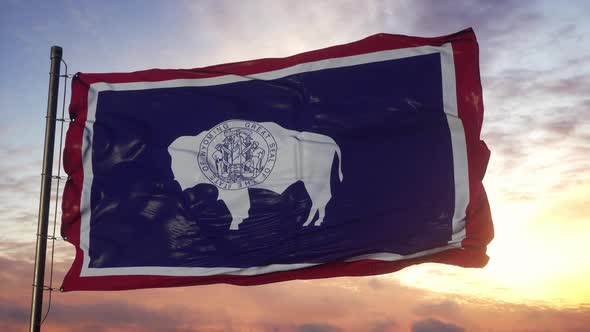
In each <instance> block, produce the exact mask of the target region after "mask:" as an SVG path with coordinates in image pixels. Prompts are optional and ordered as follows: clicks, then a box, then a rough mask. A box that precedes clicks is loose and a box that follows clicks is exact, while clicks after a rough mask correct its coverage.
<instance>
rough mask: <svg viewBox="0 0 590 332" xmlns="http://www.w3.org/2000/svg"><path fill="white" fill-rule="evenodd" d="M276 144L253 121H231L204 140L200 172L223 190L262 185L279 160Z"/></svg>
mask: <svg viewBox="0 0 590 332" xmlns="http://www.w3.org/2000/svg"><path fill="white" fill-rule="evenodd" d="M277 148H278V147H277V142H276V141H275V139H274V137H273V136H272V134H271V133H270V131H269V130H267V129H266V128H264V127H263V126H261V125H260V124H259V123H257V122H254V121H246V120H228V121H225V122H222V123H220V124H218V125H217V126H215V127H213V128H212V129H211V130H209V132H208V133H207V134H206V135H205V137H204V138H203V139H202V140H201V142H200V145H199V153H198V157H197V158H198V164H199V168H200V169H201V172H203V174H204V175H205V176H206V177H207V179H209V181H211V183H212V184H214V185H216V186H217V187H219V188H220V189H224V190H237V189H243V188H247V187H250V186H253V185H256V184H259V183H262V182H263V181H264V180H266V179H267V178H268V176H269V175H270V173H271V172H272V169H273V167H274V165H275V162H276V160H277Z"/></svg>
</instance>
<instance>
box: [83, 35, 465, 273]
mask: <svg viewBox="0 0 590 332" xmlns="http://www.w3.org/2000/svg"><path fill="white" fill-rule="evenodd" d="M433 53H439V54H440V58H441V75H442V84H443V105H444V112H445V113H446V118H447V123H448V126H449V130H450V134H451V145H452V150H453V168H454V179H455V210H454V214H453V222H452V225H453V234H452V238H451V241H449V244H448V245H446V246H442V247H438V248H433V249H429V250H425V251H421V252H417V253H414V254H410V255H398V254H392V253H373V254H368V255H362V256H357V257H353V258H351V259H349V260H347V261H349V262H350V261H356V260H362V259H374V260H382V261H398V260H403V259H410V258H414V257H420V256H425V255H429V254H433V253H436V252H440V251H444V250H447V249H450V248H461V241H462V240H463V239H464V238H465V209H466V207H467V203H468V201H469V181H468V180H469V179H468V173H467V150H466V145H465V134H464V131H463V125H462V122H461V119H459V118H458V116H457V114H458V113H457V97H456V83H455V66H454V59H453V49H452V45H451V44H450V43H447V44H444V45H442V46H441V47H434V46H421V47H414V48H404V49H398V50H389V51H381V52H374V53H367V54H361V55H355V56H348V57H341V58H332V59H326V60H320V61H314V62H307V63H302V64H298V65H294V66H291V67H288V68H284V69H280V70H275V71H270V72H264V73H258V74H253V75H249V76H238V75H225V76H218V77H211V78H202V79H179V80H168V81H158V82H132V83H116V84H109V83H103V82H100V83H94V84H92V85H91V86H90V88H89V91H88V116H87V120H86V125H85V131H84V137H83V141H82V160H83V167H84V184H83V188H82V197H81V206H80V211H81V213H82V216H81V217H82V218H81V223H82V225H81V227H80V231H81V234H80V235H81V236H80V248H81V249H82V250H83V251H84V261H83V262H82V271H81V273H80V275H81V276H83V277H86V276H110V275H113V276H114V275H167V276H210V275H219V274H231V275H242V276H251V275H258V274H264V273H270V272H278V271H288V270H296V269H301V268H305V267H310V266H314V265H319V263H299V264H272V265H267V266H257V267H249V268H236V267H215V268H204V267H161V266H156V267H120V268H91V267H89V263H90V257H89V255H88V249H89V247H90V245H89V244H90V213H91V209H90V190H91V188H92V178H93V172H92V151H91V146H92V139H93V137H94V130H93V126H94V122H95V121H96V117H95V116H96V106H97V99H98V95H99V93H100V92H101V91H129V90H146V89H162V88H175V87H200V86H214V85H221V84H229V83H236V82H244V81H249V80H257V79H258V80H274V79H278V78H281V77H285V76H289V75H294V74H299V73H304V72H312V71H318V70H324V69H331V68H341V67H348V66H356V65H361V64H367V63H373V62H379V61H388V60H395V59H401V58H407V57H412V56H419V55H427V54H433Z"/></svg>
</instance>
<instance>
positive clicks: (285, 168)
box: [168, 120, 343, 230]
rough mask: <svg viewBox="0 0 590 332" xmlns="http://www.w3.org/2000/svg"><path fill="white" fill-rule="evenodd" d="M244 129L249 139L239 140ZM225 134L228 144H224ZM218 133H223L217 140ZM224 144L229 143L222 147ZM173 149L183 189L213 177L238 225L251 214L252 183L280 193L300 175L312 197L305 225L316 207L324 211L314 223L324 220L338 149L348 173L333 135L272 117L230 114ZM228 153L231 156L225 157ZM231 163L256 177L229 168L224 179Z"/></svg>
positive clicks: (235, 226) (234, 224)
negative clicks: (287, 125) (239, 117)
mask: <svg viewBox="0 0 590 332" xmlns="http://www.w3.org/2000/svg"><path fill="white" fill-rule="evenodd" d="M232 128H233V129H232ZM240 130H241V132H242V133H244V135H242V136H240V137H243V138H245V140H247V143H246V144H241V143H240V144H238V143H236V141H237V140H238V139H240V138H239V137H238V136H237V135H239V133H240ZM216 135H217V136H216ZM223 135H225V139H226V140H224V141H223V142H225V143H226V144H225V145H223V144H219V142H220V139H221V138H223V137H224V136H223ZM232 135H233V136H234V137H238V138H237V139H234V140H230V142H231V147H235V148H234V149H233V150H231V149H230V148H231V147H230V146H229V145H228V141H227V137H229V136H232ZM215 137H218V138H217V144H216V143H215V140H216V138H215ZM219 137H221V138H219ZM253 137H254V139H253ZM265 137H266V138H265ZM243 141H244V139H242V140H240V142H243ZM248 142H249V143H248ZM247 144H250V145H247ZM238 145H239V146H238ZM224 146H227V147H229V148H225V150H223V149H224ZM246 147H249V148H246ZM238 149H239V151H238ZM222 150H223V151H222ZM224 151H225V153H226V154H225V155H223V153H224ZM232 151H235V152H232ZM248 151H250V152H248ZM252 151H256V153H254V154H253V152H252ZM168 152H169V153H170V156H171V157H172V165H171V166H172V172H173V173H174V178H175V179H176V181H178V183H179V184H180V186H181V188H182V189H183V190H184V189H186V188H191V187H193V186H195V185H197V184H200V183H213V184H215V185H216V186H217V187H218V188H219V199H220V200H223V202H224V203H225V205H226V206H227V208H228V210H229V211H230V213H231V215H232V222H231V225H230V229H231V230H237V229H239V225H240V223H242V221H243V220H244V219H246V218H248V216H249V214H248V211H249V210H250V196H249V194H248V187H252V188H261V189H267V190H271V191H273V192H276V193H279V194H281V193H283V192H284V191H285V190H286V189H287V187H289V186H290V185H291V184H293V183H295V182H297V181H302V182H303V184H304V185H305V189H306V190H307V193H308V194H309V197H310V198H311V201H312V206H311V210H310V212H309V216H308V218H307V221H305V223H304V224H303V226H308V225H309V224H310V223H311V221H312V220H313V218H314V216H315V215H316V213H319V216H318V219H317V221H316V222H315V225H316V226H319V225H321V224H322V222H323V221H324V217H325V214H326V205H327V204H328V202H329V201H330V199H331V198H332V193H331V187H330V179H331V173H332V163H333V161H334V154H336V155H338V160H339V166H338V175H339V178H340V181H342V179H343V174H342V156H341V152H340V148H339V147H338V145H337V144H336V142H334V140H333V139H332V138H330V137H328V136H325V135H320V134H315V133H309V132H298V131H294V130H289V129H285V128H283V127H281V126H279V125H277V124H276V123H273V122H263V123H256V122H253V121H244V120H229V121H226V122H224V123H221V124H219V125H218V126H216V127H214V128H213V129H211V130H210V131H203V132H201V133H200V134H199V135H197V136H182V137H179V138H177V139H176V140H175V141H174V142H172V144H170V146H169V147H168ZM247 153H249V154H247ZM223 156H226V157H225V159H223V158H224V157H223ZM230 158H233V159H230ZM236 160H237V161H236ZM228 161H229V162H228ZM232 162H234V163H235V164H232ZM221 163H225V164H223V165H222V164H221ZM232 165H234V166H235V165H237V166H236V167H240V169H242V170H243V169H247V170H249V172H250V173H249V174H250V176H251V178H253V177H255V179H253V180H252V181H247V180H244V179H243V177H240V178H235V177H234V178H232V179H230V178H229V175H227V174H229V173H224V174H226V176H225V180H222V179H221V178H223V177H219V176H218V174H219V173H220V172H223V170H224V169H225V170H228V171H227V172H230V171H229V169H230V168H231V167H233V166H232ZM224 167H225V168H224ZM244 167H246V168H244ZM231 169H234V168H231ZM240 174H241V173H240ZM256 174H259V175H258V176H256Z"/></svg>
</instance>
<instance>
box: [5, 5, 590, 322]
mask: <svg viewBox="0 0 590 332" xmlns="http://www.w3.org/2000/svg"><path fill="white" fill-rule="evenodd" d="M588 17H590V2H588V1H584V0H581V1H532V0H531V1H521V0H498V1H476V0H474V1H467V0H457V1H436V0H431V1H410V0H404V1H377V0H366V1H348V0H341V1H321V0H315V1H307V0H299V1H248V0H244V1H125V2H123V1H100V2H98V1H96V2H90V1H64V0H55V1H51V2H49V1H19V0H3V1H1V2H0V45H2V48H1V49H2V52H1V53H0V57H1V58H0V60H1V61H0V72H1V73H3V75H2V76H1V77H0V117H1V119H2V120H1V121H0V173H1V174H2V176H1V177H0V201H1V202H2V203H1V204H0V226H1V227H2V232H0V330H2V331H21V330H24V329H26V327H27V326H28V317H29V308H30V297H31V282H32V270H33V265H32V261H33V258H34V241H35V231H36V223H37V211H38V203H39V198H38V197H39V184H40V175H39V174H40V173H41V160H42V147H43V137H44V121H45V119H44V117H45V111H46V102H47V82H48V71H49V49H50V47H51V46H52V45H59V46H62V47H63V50H64V59H65V61H66V62H67V64H68V69H69V73H75V72H77V71H82V72H127V71H134V70H142V69H149V68H195V67H201V66H206V65H213V64H219V63H225V62H233V61H241V60H250V59H256V58H263V57H282V56H288V55H293V54H296V53H300V52H304V51H309V50H313V49H317V48H322V47H327V46H332V45H336V44H342V43H347V42H351V41H355V40H358V39H362V38H364V37H366V36H369V35H372V34H375V33H379V32H384V33H395V34H405V35H414V36H440V35H445V34H449V33H453V32H456V31H459V30H462V29H464V28H467V27H473V29H474V30H475V33H476V35H477V37H478V41H479V46H480V66H481V79H482V84H483V93H484V108H485V118H484V126H483V132H482V138H483V139H484V140H485V141H486V143H487V144H488V146H489V147H490V149H491V151H492V156H491V159H490V163H489V165H488V169H487V174H486V177H485V180H484V185H485V186H486V189H487V192H488V195H489V199H490V204H491V208H492V215H493V218H494V224H495V230H496V236H495V239H494V241H493V242H492V243H491V244H490V246H489V248H488V249H489V250H488V251H489V256H490V262H489V264H488V265H487V266H486V267H485V268H483V269H462V268H456V267H450V266H443V265H437V264H424V265H420V266H415V267H411V268H407V269H405V270H402V271H399V272H396V273H392V274H388V275H382V276H376V277H359V278H333V279H325V280H316V281H290V282H283V283H278V284H271V285H264V286H255V287H238V286H229V285H211V286H198V287H184V288H172V289H152V290H139V291H125V292H100V293H98V292H72V293H65V294H60V293H55V294H54V295H53V299H52V304H51V311H50V314H49V316H48V318H47V320H46V322H45V323H44V328H45V329H46V331H109V332H110V331H211V332H212V331H297V332H328V331H330V332H331V331H374V332H377V331H383V332H385V331H412V332H434V331H437V332H461V331H522V332H524V331H567V332H582V331H588V326H590V283H588V282H587V280H589V279H590V260H589V259H588V253H590V241H588V237H589V236H590V202H589V199H588V197H590V158H589V157H588V156H590V94H589V91H590V33H589V32H590V20H588V19H587V18H588ZM62 91H63V90H61V91H60V92H62ZM60 99H61V97H60ZM55 163H56V165H57V158H56V161H55ZM54 170H56V171H57V166H56V167H54ZM58 228H59V225H58ZM50 231H51V228H50ZM73 253H74V250H73V247H72V246H70V245H69V244H67V243H63V242H61V241H58V242H56V251H55V266H54V286H59V284H60V283H61V280H62V277H63V274H64V273H65V271H66V270H67V268H68V267H69V264H70V263H71V261H72V258H73ZM45 304H47V298H46V299H45Z"/></svg>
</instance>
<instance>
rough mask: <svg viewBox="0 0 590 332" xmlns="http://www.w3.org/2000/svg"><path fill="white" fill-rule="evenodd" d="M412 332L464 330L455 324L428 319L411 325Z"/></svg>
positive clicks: (453, 331) (463, 331)
mask: <svg viewBox="0 0 590 332" xmlns="http://www.w3.org/2000/svg"><path fill="white" fill-rule="evenodd" d="M412 332H465V329H464V328H462V327H460V326H457V325H455V324H451V323H445V322H441V321H440V320H436V319H433V318H428V319H424V320H419V321H415V322H414V324H412Z"/></svg>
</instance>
